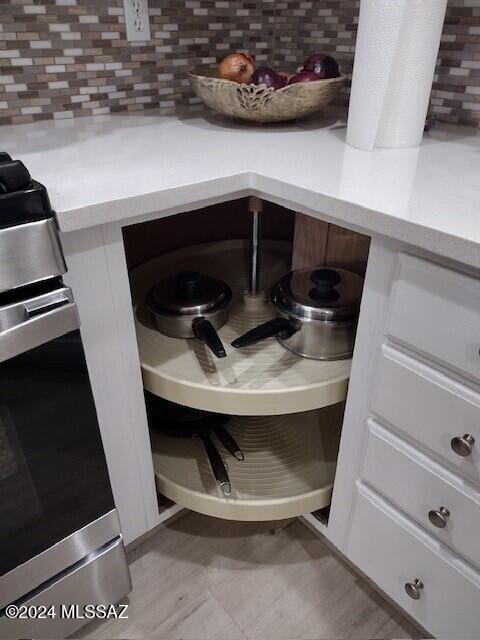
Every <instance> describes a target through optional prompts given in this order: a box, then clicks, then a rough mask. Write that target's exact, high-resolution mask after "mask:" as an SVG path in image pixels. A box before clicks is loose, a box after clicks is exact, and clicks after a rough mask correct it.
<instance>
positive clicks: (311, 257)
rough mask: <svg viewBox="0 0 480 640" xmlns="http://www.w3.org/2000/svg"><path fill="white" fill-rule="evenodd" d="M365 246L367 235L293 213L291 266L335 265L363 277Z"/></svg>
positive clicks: (367, 239) (366, 249)
mask: <svg viewBox="0 0 480 640" xmlns="http://www.w3.org/2000/svg"><path fill="white" fill-rule="evenodd" d="M369 249H370V238H369V237H368V236H364V235H362V234H361V233H357V232H355V231H350V230H349V229H345V228H343V227H338V226H337V225H335V224H329V223H328V222H324V221H323V220H317V219H316V218H312V217H311V216H306V215H304V214H302V213H296V214H295V231H294V239H293V253H292V269H303V268H307V267H314V266H317V265H318V266H327V265H335V266H337V267H342V268H344V269H349V270H350V271H353V272H355V273H358V274H360V275H361V276H364V275H365V270H366V268H367V259H368V251H369Z"/></svg>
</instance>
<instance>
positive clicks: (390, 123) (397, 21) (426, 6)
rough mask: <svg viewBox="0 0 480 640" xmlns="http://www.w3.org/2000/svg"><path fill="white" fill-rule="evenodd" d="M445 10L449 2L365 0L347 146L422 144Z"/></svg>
mask: <svg viewBox="0 0 480 640" xmlns="http://www.w3.org/2000/svg"><path fill="white" fill-rule="evenodd" d="M446 7H447V0H394V1H393V0H361V4H360V18H359V24H358V33H357V42H356V49H355V61H354V66H353V78H352V90H351V95H350V106H349V112H348V128H347V142H348V144H350V145H351V146H353V147H357V148H358V149H365V150H371V149H373V148H374V147H384V148H385V147H386V148H395V147H415V146H418V145H419V144H420V142H421V140H422V135H423V128H424V125H425V117H426V114H427V109H428V100H429V97H430V91H431V87H432V80H433V74H434V71H435V63H436V60H437V54H438V47H439V45H440V38H441V35H442V27H443V21H444V19H445V11H446Z"/></svg>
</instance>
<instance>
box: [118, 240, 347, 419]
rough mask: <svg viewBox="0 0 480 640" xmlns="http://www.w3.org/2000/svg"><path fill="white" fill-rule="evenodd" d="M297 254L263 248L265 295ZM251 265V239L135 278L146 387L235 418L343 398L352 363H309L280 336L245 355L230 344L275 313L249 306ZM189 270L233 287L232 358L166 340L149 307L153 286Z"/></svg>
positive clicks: (206, 247) (158, 264) (167, 257)
mask: <svg viewBox="0 0 480 640" xmlns="http://www.w3.org/2000/svg"><path fill="white" fill-rule="evenodd" d="M290 249H291V247H290V245H289V244H288V243H285V242H274V241H265V242H264V243H263V244H262V252H261V273H262V282H261V284H262V286H263V288H264V289H265V290H268V289H269V288H270V287H271V285H272V284H273V283H274V282H275V281H276V280H278V279H279V278H280V277H281V276H282V275H284V274H285V273H286V272H288V271H289V270H290ZM248 265H249V246H248V242H246V241H243V240H228V241H225V242H215V243H205V244H201V245H195V246H191V247H187V248H185V249H180V250H177V251H173V252H171V253H168V254H164V255H162V256H160V257H158V258H155V259H153V260H150V261H149V262H146V263H145V264H143V265H141V266H140V267H138V268H137V269H135V270H134V271H133V272H132V273H131V284H132V292H133V299H134V306H135V324H136V331H137V340H138V347H139V353H140V362H141V366H142V375H143V384H144V387H145V388H146V389H147V390H148V391H150V392H151V393H154V394H156V395H158V396H160V397H162V398H165V399H166V400H170V401H172V402H177V403H178V404H183V405H186V406H189V407H193V408H196V409H204V410H206V411H215V412H218V413H227V414H231V415H251V416H261V415H283V414H289V413H297V412H299V411H308V410H312V409H318V408H320V407H324V406H327V405H330V404H334V403H336V402H341V401H342V400H344V399H345V396H346V392H347V383H348V377H349V375H350V360H337V361H333V362H320V361H316V360H308V359H306V358H302V357H300V356H297V355H295V354H292V353H290V352H289V351H287V350H286V349H284V348H283V347H282V346H281V345H280V344H279V343H278V342H277V341H276V340H275V339H273V338H272V339H269V340H267V341H265V342H263V343H260V344H257V345H253V346H251V347H248V348H246V349H241V350H237V349H234V348H233V347H231V346H230V343H231V341H232V340H233V339H234V338H236V337H237V336H239V335H241V334H242V333H244V332H245V331H247V330H248V329H251V328H252V327H254V326H256V325H257V324H260V323H261V322H265V321H266V320H268V319H270V318H273V317H275V315H276V313H275V310H274V309H273V308H272V307H271V306H270V305H268V304H266V303H263V302H261V301H260V302H258V301H257V302H256V303H255V304H254V305H251V304H248V305H247V304H245V298H244V295H243V292H244V291H245V290H246V289H247V286H248V285H247V282H248V268H249V267H248ZM184 269H195V270H197V271H200V272H202V273H205V274H208V275H211V276H215V277H217V278H221V279H222V280H224V281H225V282H227V283H228V284H229V285H230V287H231V288H232V291H233V293H234V296H233V301H232V305H231V310H230V314H229V318H228V321H227V323H226V324H225V325H224V326H223V327H222V328H221V329H220V331H219V334H220V337H221V339H222V341H223V344H224V345H225V348H226V351H227V357H226V358H222V359H217V358H215V356H213V355H212V354H211V353H210V351H209V350H208V349H206V348H205V347H204V345H203V343H201V342H200V341H198V340H195V339H191V340H184V339H178V338H170V337H168V336H165V335H163V334H162V333H160V332H159V331H158V330H157V329H156V327H155V324H154V322H153V318H152V317H151V315H150V313H149V311H148V310H147V308H146V306H145V295H146V293H147V291H148V289H149V288H150V287H151V286H152V285H153V284H155V283H156V282H158V281H159V280H161V279H162V278H165V277H168V276H171V275H173V274H175V273H177V272H178V271H181V270H184Z"/></svg>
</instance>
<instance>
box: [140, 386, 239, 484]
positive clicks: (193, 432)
mask: <svg viewBox="0 0 480 640" xmlns="http://www.w3.org/2000/svg"><path fill="white" fill-rule="evenodd" d="M145 398H146V404H147V414H148V418H149V423H150V426H151V427H152V428H153V429H156V430H157V431H160V432H161V433H164V434H165V435H168V436H172V437H176V438H200V439H201V440H202V442H203V445H204V447H205V451H206V454H207V457H208V460H209V462H210V466H211V468H212V473H213V475H214V477H215V480H216V482H217V484H218V485H219V487H220V488H221V489H222V491H223V493H224V495H226V496H229V495H231V493H232V487H231V484H230V478H229V477H228V473H227V469H226V467H225V464H224V463H223V460H222V457H221V456H220V454H219V452H218V450H217V448H216V447H215V445H214V443H213V441H212V439H211V437H210V435H211V434H215V435H216V437H217V438H218V440H219V441H220V442H221V443H222V445H223V446H224V447H225V449H226V450H227V451H228V452H229V453H231V455H232V456H234V457H235V458H236V459H237V460H244V456H243V452H242V451H241V449H240V447H239V446H238V444H237V442H236V441H235V439H234V438H233V437H232V436H231V435H230V434H229V433H228V431H227V430H226V429H225V427H224V426H223V423H224V422H225V421H226V419H227V416H224V415H221V414H218V413H210V412H208V411H200V410H198V409H190V408H189V407H183V406H181V405H178V404H175V403H173V402H169V401H168V400H163V399H162V398H159V397H158V396H155V395H153V394H151V393H149V392H148V391H145Z"/></svg>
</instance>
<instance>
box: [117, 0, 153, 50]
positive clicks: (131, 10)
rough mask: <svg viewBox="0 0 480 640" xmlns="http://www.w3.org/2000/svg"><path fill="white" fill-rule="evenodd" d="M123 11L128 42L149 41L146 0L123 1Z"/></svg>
mask: <svg viewBox="0 0 480 640" xmlns="http://www.w3.org/2000/svg"><path fill="white" fill-rule="evenodd" d="M123 9H124V12H125V25H126V27H127V39H128V40H129V42H147V41H148V40H150V19H149V15H148V0H123Z"/></svg>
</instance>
